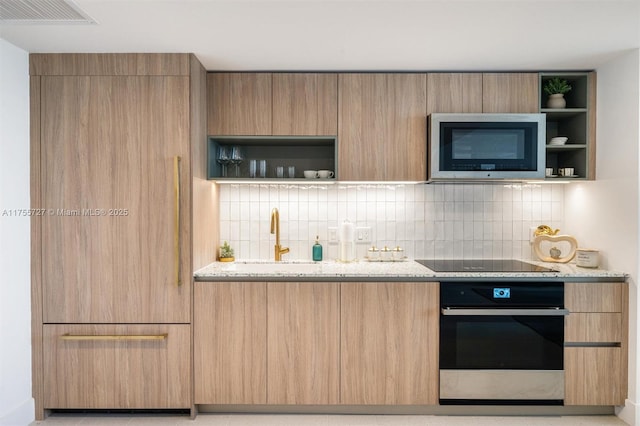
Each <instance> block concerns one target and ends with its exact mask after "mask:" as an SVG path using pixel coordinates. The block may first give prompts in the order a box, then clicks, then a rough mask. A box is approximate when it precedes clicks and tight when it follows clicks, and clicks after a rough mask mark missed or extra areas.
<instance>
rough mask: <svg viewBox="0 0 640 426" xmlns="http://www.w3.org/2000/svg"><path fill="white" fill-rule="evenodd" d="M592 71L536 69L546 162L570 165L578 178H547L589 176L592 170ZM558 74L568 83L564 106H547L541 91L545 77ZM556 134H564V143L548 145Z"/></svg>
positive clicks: (548, 165)
mask: <svg viewBox="0 0 640 426" xmlns="http://www.w3.org/2000/svg"><path fill="white" fill-rule="evenodd" d="M592 74H593V73H590V72H557V73H555V72H554V73H540V112H541V113H543V114H546V117H547V123H546V124H547V134H546V143H547V145H546V162H547V164H546V166H547V167H551V168H553V169H554V173H555V172H557V170H558V168H559V167H560V168H563V167H573V168H574V169H575V173H576V174H577V175H578V176H579V177H578V178H572V179H567V178H561V177H559V178H550V179H567V180H575V179H593V178H594V177H595V173H594V171H593V170H590V167H591V157H592V156H593V155H595V149H594V148H595V142H594V136H595V135H592V134H590V131H592V129H591V127H590V124H591V122H590V121H591V120H594V119H595V118H594V117H595V114H594V108H595V105H591V104H590V102H593V100H592V95H593V94H592V93H591V92H590V91H591V90H595V86H594V85H592V84H593V83H594V82H595V80H594V81H593V82H592V81H591V78H592ZM554 77H560V78H563V79H565V80H567V82H568V83H569V84H570V85H571V88H572V89H571V91H570V92H568V93H567V94H565V100H566V102H567V107H566V108H547V107H546V106H547V101H548V98H549V96H548V95H547V94H546V93H544V86H545V84H546V82H547V81H549V80H550V79H552V78H554ZM556 136H565V137H567V138H568V141H567V143H566V144H565V145H549V141H550V140H551V139H552V138H554V137H556Z"/></svg>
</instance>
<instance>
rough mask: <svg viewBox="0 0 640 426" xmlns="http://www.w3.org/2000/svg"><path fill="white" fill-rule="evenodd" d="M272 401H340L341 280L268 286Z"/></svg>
mask: <svg viewBox="0 0 640 426" xmlns="http://www.w3.org/2000/svg"><path fill="white" fill-rule="evenodd" d="M267 294H268V303H267V324H268V325H267V402H268V403H269V404H313V405H319V404H337V403H338V402H339V392H340V390H339V383H340V352H339V351H340V284H338V283H287V282H283V283H269V284H267Z"/></svg>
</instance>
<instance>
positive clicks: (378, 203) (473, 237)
mask: <svg viewBox="0 0 640 426" xmlns="http://www.w3.org/2000/svg"><path fill="white" fill-rule="evenodd" d="M275 207H277V208H278V210H279V211H280V231H281V232H280V234H281V235H280V239H281V244H282V245H284V246H286V247H289V248H290V250H291V251H290V253H288V254H286V255H285V258H286V259H292V260H293V259H310V258H311V246H312V245H313V243H314V241H315V237H316V235H319V236H320V242H321V244H322V245H323V247H324V253H325V259H330V258H331V256H334V257H335V255H336V251H337V250H336V246H335V245H334V244H331V243H329V242H328V241H327V238H328V233H329V227H337V226H339V225H340V223H342V221H343V220H345V219H349V220H350V221H352V222H355V223H356V226H370V227H371V228H372V240H373V243H374V244H375V245H376V246H380V247H382V246H385V245H387V246H390V247H391V246H396V245H400V246H401V247H403V248H404V250H405V253H407V256H409V257H411V258H429V257H435V258H472V257H482V258H503V257H520V258H524V259H532V258H533V256H534V255H533V254H532V250H531V246H530V244H529V228H530V227H531V226H538V225H541V224H546V225H549V226H551V227H553V228H560V229H562V228H563V222H562V221H563V217H564V187H563V185H517V184H509V185H500V184H431V185H395V184H379V185H372V184H366V185H364V184H363V185H358V184H351V185H341V184H337V185H326V186H323V185H317V186H302V185H271V184H225V185H221V186H220V239H221V241H229V243H230V244H231V245H232V247H234V248H235V250H236V257H237V258H239V259H265V260H266V259H271V258H272V257H273V244H274V243H275V236H274V235H271V234H270V232H269V231H270V216H271V210H272V209H273V208H275ZM357 246H358V255H359V256H364V254H365V252H366V249H367V248H368V247H369V245H368V244H358V245H357Z"/></svg>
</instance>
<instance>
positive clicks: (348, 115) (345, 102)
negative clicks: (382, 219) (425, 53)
mask: <svg viewBox="0 0 640 426" xmlns="http://www.w3.org/2000/svg"><path fill="white" fill-rule="evenodd" d="M338 88H339V90H338V111H339V114H338V134H339V138H338V140H339V143H338V158H339V173H338V176H340V179H341V180H390V181H393V180H396V181H397V180H399V181H420V180H425V179H426V160H427V155H426V147H427V136H426V129H427V126H426V91H427V89H426V75H425V74H340V75H339V77H338Z"/></svg>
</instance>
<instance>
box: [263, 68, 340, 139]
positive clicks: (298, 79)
mask: <svg viewBox="0 0 640 426" xmlns="http://www.w3.org/2000/svg"><path fill="white" fill-rule="evenodd" d="M272 82H273V91H272V96H273V114H272V117H273V128H272V131H271V133H272V134H273V135H279V136H287V135H291V136H329V135H337V134H338V75H337V74H321V73H273V74H272Z"/></svg>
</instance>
